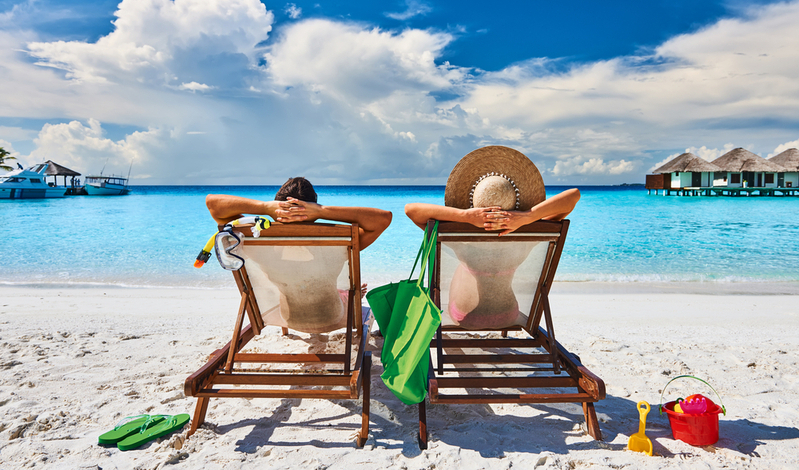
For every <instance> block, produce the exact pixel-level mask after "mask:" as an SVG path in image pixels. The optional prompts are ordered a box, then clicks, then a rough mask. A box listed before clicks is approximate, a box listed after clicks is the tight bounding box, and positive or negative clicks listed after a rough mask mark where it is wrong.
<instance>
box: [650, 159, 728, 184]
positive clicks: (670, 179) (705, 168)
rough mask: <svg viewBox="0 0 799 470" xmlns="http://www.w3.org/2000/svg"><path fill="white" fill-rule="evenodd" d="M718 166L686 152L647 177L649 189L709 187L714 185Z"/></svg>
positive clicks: (719, 169) (718, 169)
mask: <svg viewBox="0 0 799 470" xmlns="http://www.w3.org/2000/svg"><path fill="white" fill-rule="evenodd" d="M717 171H721V168H719V167H718V166H716V165H714V164H712V163H710V162H708V161H706V160H703V159H702V158H699V157H697V156H696V155H694V154H692V153H690V152H686V153H684V154H682V155H680V156H678V157H677V158H675V159H673V160H670V161H669V162H667V163H666V164H665V165H662V166H660V167H659V168H657V169H655V171H653V173H654V174H651V175H646V188H647V189H682V188H688V187H695V188H699V187H708V186H711V185H712V184H713V174H714V173H715V172H717Z"/></svg>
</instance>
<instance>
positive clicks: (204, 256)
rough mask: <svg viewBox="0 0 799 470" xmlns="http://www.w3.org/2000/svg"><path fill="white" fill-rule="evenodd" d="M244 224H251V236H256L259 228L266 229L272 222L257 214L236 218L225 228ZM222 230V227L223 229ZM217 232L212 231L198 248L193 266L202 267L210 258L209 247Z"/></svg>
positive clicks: (259, 232)
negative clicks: (204, 242)
mask: <svg viewBox="0 0 799 470" xmlns="http://www.w3.org/2000/svg"><path fill="white" fill-rule="evenodd" d="M246 224H253V226H252V227H251V228H250V230H251V231H252V236H253V238H258V237H260V236H261V230H266V229H268V228H269V227H270V226H271V225H272V224H271V222H269V219H265V218H263V217H259V216H250V217H242V218H240V219H236V220H234V221H232V222H229V223H227V224H225V229H230V228H233V226H235V225H246ZM223 230H224V229H223ZM217 233H219V232H216V233H214V234H213V235H211V238H209V239H208V242H207V243H206V244H205V246H204V247H203V249H202V250H200V254H199V255H197V259H196V260H195V261H194V267H195V268H202V267H203V266H204V265H205V263H207V262H208V260H209V259H210V258H211V248H213V247H214V240H216V235H217Z"/></svg>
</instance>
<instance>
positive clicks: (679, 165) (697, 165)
mask: <svg viewBox="0 0 799 470" xmlns="http://www.w3.org/2000/svg"><path fill="white" fill-rule="evenodd" d="M675 171H695V172H702V171H722V170H721V168H719V167H718V166H716V165H714V164H712V163H710V162H708V161H705V160H703V159H701V158H699V157H697V156H696V155H694V154H692V153H690V152H687V153H684V154H682V155H680V156H679V157H677V158H675V159H674V160H671V161H670V162H668V163H666V164H665V165H663V166H661V167H660V168H658V169H656V170H655V171H654V172H653V173H673V172H675Z"/></svg>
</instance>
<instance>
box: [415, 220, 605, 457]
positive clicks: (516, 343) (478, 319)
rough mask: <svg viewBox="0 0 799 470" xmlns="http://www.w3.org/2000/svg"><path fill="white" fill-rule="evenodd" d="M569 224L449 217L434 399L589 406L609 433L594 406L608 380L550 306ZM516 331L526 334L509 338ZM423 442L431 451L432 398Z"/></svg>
mask: <svg viewBox="0 0 799 470" xmlns="http://www.w3.org/2000/svg"><path fill="white" fill-rule="evenodd" d="M430 223H432V221H431V222H430ZM568 227H569V221H568V220H564V221H561V222H549V221H539V222H535V223H532V224H529V225H526V226H524V227H521V228H520V229H518V230H516V231H515V232H513V233H511V234H509V235H504V236H502V237H497V233H496V232H493V233H490V232H486V231H485V230H483V229H480V228H476V227H474V226H472V225H468V224H462V223H453V222H441V224H440V225H439V228H438V239H437V244H436V263H435V270H434V273H433V282H432V297H433V301H434V302H435V303H436V304H437V305H438V306H439V307H440V308H441V310H442V313H441V327H439V329H438V332H437V333H436V337H435V338H434V339H433V340H432V341H431V345H430V347H431V349H432V350H431V354H430V360H431V365H430V371H429V375H428V378H429V382H428V397H429V400H430V403H559V402H576V403H582V406H583V413H584V414H585V421H586V427H587V431H588V433H589V434H590V435H591V436H592V437H593V438H594V439H597V440H601V439H602V435H601V432H600V430H599V423H598V421H597V417H596V411H595V410H594V403H595V402H596V401H598V400H602V399H604V398H605V384H604V382H603V381H602V379H600V378H599V377H597V376H596V375H594V374H592V373H591V372H590V371H589V370H588V369H586V368H585V367H584V366H583V365H582V364H581V363H580V360H579V358H578V357H577V356H575V355H574V354H572V353H570V352H569V351H567V350H566V349H565V348H564V347H563V346H562V345H560V343H558V342H557V341H556V340H555V332H554V329H553V326H552V313H551V311H550V308H549V299H548V296H549V290H550V288H551V287H552V280H553V278H554V277H555V271H556V270H557V267H558V261H559V260H560V255H561V252H562V250H563V244H564V242H565V239H566V232H567V230H568ZM542 319H543V320H544V321H545V322H546V329H544V328H542V327H541V326H540V324H541V320H542ZM514 330H516V331H519V330H520V331H523V332H526V334H522V335H518V334H514V335H513V336H524V337H523V338H519V337H508V332H509V331H514ZM475 331H482V332H493V333H489V334H485V333H483V334H481V335H478V334H475V333H474V332H475ZM463 389H469V393H466V391H465V390H463ZM531 389H532V390H533V391H530V390H531ZM541 389H543V390H541ZM419 438H420V446H421V447H422V448H427V422H426V414H425V402H424V401H422V402H421V403H420V404H419Z"/></svg>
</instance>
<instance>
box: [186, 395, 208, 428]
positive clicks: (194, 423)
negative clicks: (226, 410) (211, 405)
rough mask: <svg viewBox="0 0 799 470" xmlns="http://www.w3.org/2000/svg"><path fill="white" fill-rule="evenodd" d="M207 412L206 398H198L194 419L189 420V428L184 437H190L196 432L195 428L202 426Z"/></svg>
mask: <svg viewBox="0 0 799 470" xmlns="http://www.w3.org/2000/svg"><path fill="white" fill-rule="evenodd" d="M207 411H208V397H200V398H198V399H197V406H196V407H195V408H194V419H192V420H191V428H190V429H189V433H188V434H187V435H186V437H189V436H191V435H192V434H194V433H195V432H197V428H199V427H200V426H202V424H203V423H204V422H205V413H206V412H207Z"/></svg>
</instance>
